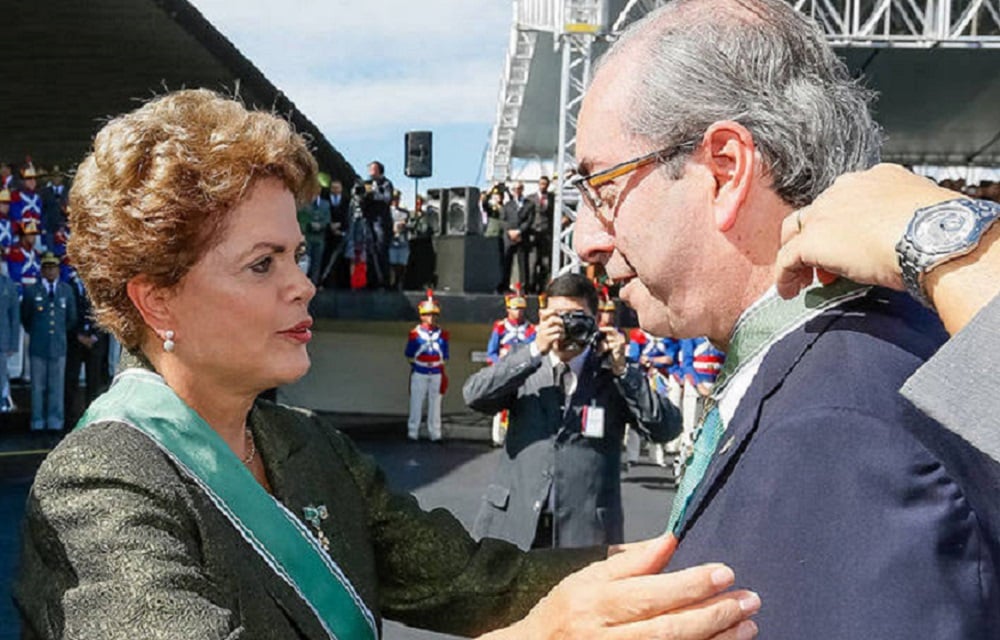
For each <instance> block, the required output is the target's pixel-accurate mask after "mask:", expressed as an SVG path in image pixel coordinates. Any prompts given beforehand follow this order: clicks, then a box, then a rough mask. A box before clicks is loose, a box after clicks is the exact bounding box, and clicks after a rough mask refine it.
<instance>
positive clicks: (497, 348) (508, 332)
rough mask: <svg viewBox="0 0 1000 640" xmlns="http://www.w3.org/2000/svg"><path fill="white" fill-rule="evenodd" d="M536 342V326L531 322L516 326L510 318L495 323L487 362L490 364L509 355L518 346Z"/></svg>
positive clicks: (488, 345) (487, 352) (487, 353)
mask: <svg viewBox="0 0 1000 640" xmlns="http://www.w3.org/2000/svg"><path fill="white" fill-rule="evenodd" d="M534 341H535V325H533V324H531V323H530V322H521V323H519V324H514V323H513V322H511V320H510V318H503V319H500V320H497V321H496V322H494V323H493V330H492V331H491V332H490V341H489V344H487V345H486V360H487V361H488V362H489V363H490V364H496V363H497V361H498V360H499V359H500V358H502V357H504V356H505V355H507V353H509V352H510V350H511V349H513V348H514V347H516V346H518V345H522V344H529V343H531V342H534Z"/></svg>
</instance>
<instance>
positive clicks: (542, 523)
mask: <svg viewBox="0 0 1000 640" xmlns="http://www.w3.org/2000/svg"><path fill="white" fill-rule="evenodd" d="M555 547H556V532H555V518H554V516H553V514H552V512H551V511H543V512H542V513H540V514H539V515H538V525H537V526H536V527H535V539H534V540H532V542H531V548H532V549H554V548H555Z"/></svg>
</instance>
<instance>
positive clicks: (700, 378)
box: [692, 338, 726, 385]
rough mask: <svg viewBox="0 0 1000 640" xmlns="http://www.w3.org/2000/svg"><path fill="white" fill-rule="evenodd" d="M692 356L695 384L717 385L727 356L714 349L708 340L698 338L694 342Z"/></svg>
mask: <svg viewBox="0 0 1000 640" xmlns="http://www.w3.org/2000/svg"><path fill="white" fill-rule="evenodd" d="M692 355H693V357H692V360H693V362H692V369H693V370H694V382H695V384H709V385H713V384H715V380H716V378H718V377H719V372H720V371H721V370H722V363H723V362H724V361H725V359H726V354H724V353H723V352H721V351H719V350H718V349H716V348H715V347H713V346H712V343H711V342H709V341H708V340H707V339H705V338H698V339H697V340H694V350H693V354H692Z"/></svg>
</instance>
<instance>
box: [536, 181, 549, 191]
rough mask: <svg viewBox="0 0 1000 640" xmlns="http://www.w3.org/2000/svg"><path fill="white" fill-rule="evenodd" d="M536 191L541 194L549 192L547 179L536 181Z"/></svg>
mask: <svg viewBox="0 0 1000 640" xmlns="http://www.w3.org/2000/svg"><path fill="white" fill-rule="evenodd" d="M538 190H539V191H540V192H542V193H545V192H546V191H548V190H549V179H548V178H542V179H541V180H539V181H538Z"/></svg>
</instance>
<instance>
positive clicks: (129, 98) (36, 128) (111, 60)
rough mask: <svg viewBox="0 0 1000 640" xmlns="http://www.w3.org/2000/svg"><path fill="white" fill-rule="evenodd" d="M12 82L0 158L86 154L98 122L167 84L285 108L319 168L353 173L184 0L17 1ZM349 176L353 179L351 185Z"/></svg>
mask: <svg viewBox="0 0 1000 640" xmlns="http://www.w3.org/2000/svg"><path fill="white" fill-rule="evenodd" d="M4 14H5V15H4V19H5V24H6V25H7V30H6V31H7V33H8V34H17V37H16V41H10V42H8V45H9V46H7V47H5V56H4V57H5V60H4V62H5V69H6V71H7V73H6V74H5V78H7V86H6V87H5V89H6V90H5V91H4V98H3V100H0V158H2V159H4V160H7V161H9V162H14V163H21V162H22V161H23V159H24V157H25V156H26V155H30V156H32V158H33V160H34V161H36V162H37V163H39V164H41V165H42V166H44V167H46V168H49V167H51V166H52V165H54V164H59V165H61V166H62V167H63V168H66V167H69V166H72V165H74V164H76V163H77V162H79V160H80V159H82V157H83V155H84V154H85V153H86V152H87V150H88V149H89V147H90V143H91V140H92V138H93V136H94V134H95V133H96V132H97V130H98V129H99V128H100V126H101V124H102V123H103V122H105V121H106V120H107V119H108V118H109V117H110V116H114V115H117V114H120V113H123V112H126V111H130V110H132V109H134V108H135V107H136V106H137V104H138V102H139V101H141V100H143V99H146V98H149V97H150V96H153V95H155V94H162V93H164V92H165V91H166V90H172V89H180V88H185V87H187V88H193V87H205V88H209V89H215V90H218V91H221V92H224V93H230V94H232V93H238V95H239V96H240V97H241V98H242V100H243V101H244V102H245V103H246V104H247V105H248V106H253V107H257V108H264V109H273V110H274V111H275V112H277V113H281V114H285V115H287V116H288V117H289V118H290V120H291V121H292V123H293V124H294V125H295V127H296V129H297V130H298V131H299V132H301V133H303V134H305V135H306V136H308V137H309V138H311V140H312V144H313V153H314V154H315V156H316V158H317V161H318V162H319V164H320V167H321V168H322V169H323V170H324V171H327V172H328V173H330V174H331V175H333V176H334V177H336V178H339V179H341V180H343V181H345V182H348V181H350V180H353V178H354V176H355V172H354V170H353V169H352V168H351V166H350V164H349V163H348V162H347V161H346V160H345V159H344V157H343V156H342V155H341V154H340V153H338V152H337V150H336V149H334V148H333V146H332V145H331V144H330V143H329V142H328V141H327V140H326V138H324V137H323V134H322V133H321V132H320V131H319V129H318V128H317V127H316V126H315V125H314V124H313V123H312V122H310V121H309V119H308V118H306V116H305V115H304V114H302V113H301V112H300V111H299V110H298V109H296V107H295V105H294V104H292V102H291V101H290V100H289V99H288V98H287V97H286V96H285V95H284V94H283V93H282V92H281V91H280V90H278V89H277V88H276V87H275V86H274V85H273V84H272V83H271V82H270V81H269V80H268V79H267V78H266V77H265V76H264V75H263V74H262V73H261V72H260V71H259V70H258V69H257V68H256V67H254V65H253V64H252V63H251V62H250V61H249V60H247V58H246V57H244V56H243V54H241V53H240V52H239V50H238V49H237V48H236V47H235V46H234V45H233V44H232V43H231V42H230V41H229V40H227V39H226V38H225V37H224V36H223V35H222V34H221V33H219V31H218V30H216V29H215V27H213V26H212V25H211V24H210V23H209V22H208V21H207V20H206V19H205V18H204V16H202V15H201V13H199V12H198V11H197V10H196V9H195V8H194V7H193V6H192V5H191V4H190V3H189V2H187V1H186V0H90V1H88V2H54V1H51V0H48V1H45V0H43V1H35V2H15V3H12V4H11V5H10V6H9V7H5V11H4ZM348 183H349V182H348Z"/></svg>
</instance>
